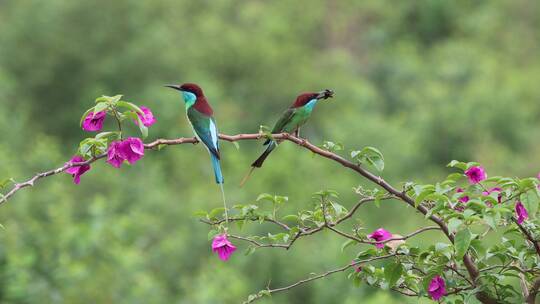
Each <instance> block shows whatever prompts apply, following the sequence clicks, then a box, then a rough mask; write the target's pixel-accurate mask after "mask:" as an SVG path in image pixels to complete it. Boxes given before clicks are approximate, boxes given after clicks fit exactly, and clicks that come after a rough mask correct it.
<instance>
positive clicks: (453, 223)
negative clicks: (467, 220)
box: [448, 218, 463, 233]
mask: <svg viewBox="0 0 540 304" xmlns="http://www.w3.org/2000/svg"><path fill="white" fill-rule="evenodd" d="M461 224H463V221H462V220H460V219H458V218H451V219H450V220H449V221H448V231H449V232H450V233H454V232H456V231H457V229H458V228H459V226H461Z"/></svg>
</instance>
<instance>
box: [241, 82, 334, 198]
mask: <svg viewBox="0 0 540 304" xmlns="http://www.w3.org/2000/svg"><path fill="white" fill-rule="evenodd" d="M333 96H334V91H332V90H329V89H326V90H324V91H321V92H318V93H302V94H300V95H298V97H296V100H295V101H294V102H293V104H292V105H291V106H290V107H289V108H288V109H287V110H286V111H285V112H283V114H282V115H281V117H280V118H279V120H278V121H277V122H276V124H275V125H274V128H272V131H271V132H272V134H275V133H283V132H285V133H290V134H292V133H295V134H296V136H299V134H300V133H299V132H300V127H301V126H303V125H304V124H305V123H306V122H307V121H308V119H309V117H310V116H311V113H312V112H313V108H314V107H315V105H316V104H317V102H318V101H319V100H325V99H328V98H331V97H333ZM277 144H278V142H276V141H274V140H272V139H267V140H266V141H265V142H264V145H265V146H266V149H265V150H264V152H263V153H262V154H261V156H259V158H257V159H256V160H255V161H254V162H253V163H252V164H251V169H250V170H249V172H248V173H247V175H246V176H245V177H244V178H243V179H242V181H241V182H240V187H242V186H243V185H244V184H245V183H246V182H247V180H248V179H249V177H250V176H251V174H252V173H253V170H255V168H260V167H261V166H262V165H263V163H264V161H265V160H266V158H267V157H268V155H270V153H271V152H272V151H273V150H274V149H275V148H276V147H277Z"/></svg>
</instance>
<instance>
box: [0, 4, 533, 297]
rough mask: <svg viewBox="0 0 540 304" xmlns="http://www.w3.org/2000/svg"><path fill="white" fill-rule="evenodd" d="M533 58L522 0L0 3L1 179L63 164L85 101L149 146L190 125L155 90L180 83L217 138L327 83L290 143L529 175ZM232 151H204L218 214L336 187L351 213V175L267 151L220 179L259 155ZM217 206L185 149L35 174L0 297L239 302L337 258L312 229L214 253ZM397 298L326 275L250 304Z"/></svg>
mask: <svg viewBox="0 0 540 304" xmlns="http://www.w3.org/2000/svg"><path fill="white" fill-rule="evenodd" d="M539 52H540V3H539V2H538V1H533V0H529V1H526V0H517V1H473V2H471V1H439V0H421V1H379V0H373V1H354V0H351V1H332V0H310V1H271V2H270V1H227V0H219V1H172V0H156V1H135V0H133V1H128V0H118V1H105V0H97V1H68V0H51V1H38V0H35V1H32V0H24V1H23V0H18V1H16V0H3V1H0V130H1V135H0V136H1V142H0V175H1V177H14V178H15V179H16V180H22V179H23V178H26V177H29V175H31V174H33V173H35V172H38V171H43V170H46V169H50V168H53V167H57V166H58V165H61V164H62V163H64V162H65V161H66V160H68V159H69V158H70V157H71V156H72V154H73V153H74V152H75V151H76V148H77V144H78V142H79V141H80V140H81V139H82V138H83V137H84V136H85V134H84V132H83V131H82V130H81V129H80V127H79V126H78V122H79V118H80V115H81V114H82V113H83V111H84V110H85V109H87V108H89V107H90V106H91V105H92V104H93V101H94V99H95V98H96V97H97V96H100V95H114V94H124V95H125V98H126V99H127V100H131V101H133V102H136V103H137V104H141V105H145V106H147V107H150V108H151V109H152V111H153V112H154V115H155V116H156V117H157V119H158V122H157V123H156V124H155V125H154V126H152V128H151V129H150V136H149V140H150V139H154V138H159V137H164V138H175V137H180V136H191V134H192V133H191V130H190V128H189V126H188V123H187V121H186V119H185V117H184V115H185V114H184V109H183V105H182V102H181V100H180V99H179V97H178V95H177V94H175V93H173V92H172V91H171V90H169V89H166V88H163V87H162V85H163V84H165V83H171V82H173V83H174V82H176V83H181V82H186V81H192V82H196V83H199V84H201V85H202V86H203V88H204V89H205V91H206V94H207V96H208V97H209V100H210V103H211V104H212V106H213V107H214V109H215V111H216V115H215V116H216V119H217V121H218V124H219V126H220V129H221V131H222V132H224V133H227V134H236V133H254V132H257V131H258V128H259V125H260V124H264V125H272V124H273V123H274V121H275V119H277V117H278V116H279V114H280V113H281V111H282V110H283V109H284V108H285V107H287V106H288V105H289V104H290V103H291V102H292V100H293V98H294V97H295V96H296V94H297V93H299V92H301V91H307V90H321V89H324V88H332V89H334V90H335V91H336V97H335V98H334V99H333V100H332V101H331V102H330V103H323V104H321V105H319V106H318V108H317V109H316V110H315V114H314V116H313V117H312V119H311V121H310V123H309V124H308V126H307V127H306V128H304V130H303V132H302V135H303V136H306V137H308V138H309V139H310V141H312V142H314V143H316V144H321V143H322V142H323V140H332V141H335V142H340V143H343V144H344V145H345V147H346V149H347V150H350V149H354V148H359V147H363V146H366V145H369V146H374V147H377V148H379V149H380V150H381V151H382V152H383V154H384V155H385V160H386V169H385V171H384V173H383V175H384V176H385V178H387V179H388V180H389V181H392V182H394V183H396V184H397V183H398V182H402V181H408V180H413V179H414V180H416V181H418V182H422V181H423V182H430V181H433V180H434V179H435V178H441V177H443V176H445V175H446V174H447V173H448V170H446V169H445V168H444V165H445V164H446V163H448V162H449V161H450V160H452V159H460V160H464V161H471V160H475V161H479V162H481V163H482V164H483V165H484V166H485V167H486V169H487V170H488V173H490V174H493V175H494V174H503V175H508V176H512V175H516V176H536V173H537V172H538V170H539V169H540V167H539V166H537V165H535V164H538V163H539V162H540V153H539V152H540V143H539V141H538V138H540V117H539V116H540V103H539V102H538V98H539V96H540V86H539V85H538V83H539V82H540V56H538V54H539ZM106 123H113V121H112V120H108V121H107V122H106ZM132 131H133V134H136V132H137V130H136V129H135V128H134V129H133V130H132ZM239 144H240V150H237V149H236V148H235V147H234V145H232V144H230V143H226V142H224V143H222V146H223V148H222V150H223V151H222V153H223V159H224V160H223V167H224V173H225V180H226V184H225V187H226V191H227V194H228V201H229V204H231V205H232V204H234V203H248V202H252V201H254V200H255V198H256V197H257V195H258V194H259V193H261V192H269V193H273V194H280V195H286V196H288V197H289V203H288V208H290V210H294V208H295V207H296V206H303V205H306V204H309V203H310V197H311V193H312V192H314V191H317V190H319V189H335V190H337V191H339V192H340V193H341V198H340V202H341V203H342V204H343V205H345V206H351V205H352V204H353V203H354V202H355V194H354V192H353V191H352V187H354V186H357V185H359V184H362V183H363V181H362V180H361V179H359V178H358V176H357V175H355V174H354V173H352V172H348V171H346V170H338V168H339V167H338V165H337V164H335V163H331V162H328V161H325V160H322V159H320V158H318V157H313V156H312V155H311V154H310V153H309V152H307V151H305V150H302V149H300V148H299V147H296V146H294V145H293V144H291V143H284V144H283V145H281V146H280V147H279V149H277V151H276V152H275V153H274V154H273V155H272V156H270V158H269V159H268V163H267V164H266V165H265V166H264V168H263V169H262V170H258V171H256V172H255V174H254V176H253V177H252V179H251V180H250V181H249V183H248V184H247V185H246V186H245V187H244V188H243V189H239V188H238V186H237V185H238V182H239V181H240V179H241V178H242V176H243V174H244V173H246V171H247V170H248V168H249V164H250V162H251V161H252V160H253V159H254V158H255V157H256V156H257V154H258V153H259V152H260V151H261V147H260V142H255V141H250V142H240V143H239ZM220 199H221V198H220V194H219V191H218V188H217V186H216V185H215V184H214V183H213V176H212V171H211V169H210V164H209V160H208V155H207V153H206V151H205V150H204V149H203V147H201V146H200V145H198V146H190V145H182V146H175V147H167V148H166V149H164V150H162V151H161V152H148V153H147V155H146V156H145V157H144V158H143V160H142V161H140V162H139V163H137V165H135V166H133V167H124V168H122V169H121V170H118V169H115V168H112V167H111V166H109V165H106V164H105V163H104V162H100V163H96V164H94V165H93V170H92V171H91V172H89V173H88V174H86V175H85V176H84V177H83V180H82V183H81V184H80V185H78V186H76V185H73V183H72V182H71V178H70V177H69V176H68V175H67V174H64V175H60V176H56V177H52V178H48V179H45V180H42V181H40V182H39V183H38V184H37V186H36V187H35V188H33V189H26V190H23V191H21V192H20V193H18V194H17V195H15V196H14V198H13V199H12V200H11V201H10V202H8V203H7V204H5V205H3V206H1V207H0V208H1V210H0V223H1V224H2V225H3V226H4V227H5V229H3V230H0V302H2V303H238V302H240V301H241V300H243V299H245V297H246V296H247V295H248V294H250V293H253V292H256V291H258V290H259V289H261V288H264V287H265V286H266V285H267V283H268V281H270V280H271V284H272V285H275V286H281V285H285V284H288V283H292V282H293V281H296V280H298V279H300V278H303V277H305V276H307V275H309V273H310V272H320V271H323V270H326V269H330V268H334V267H335V266H337V265H342V264H344V263H347V261H350V260H351V258H352V257H353V256H354V252H353V251H352V250H351V251H345V253H341V250H340V245H341V241H338V240H335V239H332V238H330V237H328V238H327V235H317V236H314V237H312V238H304V239H302V240H301V241H300V242H299V243H298V244H296V246H295V247H294V248H293V249H292V250H291V251H288V252H285V251H280V250H258V251H257V252H256V253H255V254H253V255H250V256H248V257H244V256H243V255H242V254H241V253H240V252H239V254H236V255H234V256H233V257H232V259H231V260H230V261H229V262H228V263H223V262H221V261H220V260H219V259H217V257H216V256H215V255H213V254H212V253H211V251H210V242H209V241H208V240H207V232H208V227H207V226H206V225H203V224H201V223H199V222H198V221H197V220H196V218H195V217H194V216H193V213H194V212H195V211H197V210H199V209H211V208H213V207H219V206H220V204H221V201H220ZM402 205H403V204H397V203H393V202H384V203H383V206H382V207H381V208H376V207H375V206H366V207H363V209H362V212H361V213H360V215H361V216H360V220H361V223H362V224H363V225H364V226H365V227H366V228H367V229H369V230H374V229H376V228H379V227H385V228H386V229H388V230H390V231H392V232H395V233H400V232H401V233H402V234H403V233H406V232H410V231H412V230H413V229H414V228H416V227H417V226H418V225H419V223H421V222H422V221H423V219H422V217H421V216H419V215H418V214H416V213H415V212H414V211H413V210H411V209H407V208H405V207H404V206H402ZM266 228H269V227H266ZM250 229H252V230H255V231H252V232H254V233H256V232H257V231H256V229H261V227H259V226H257V225H254V226H252V228H250ZM261 231H263V230H262V229H261ZM328 236H329V235H328ZM426 238H432V239H431V240H433V239H435V238H440V235H438V234H436V233H435V232H433V233H428V234H426ZM421 241H422V239H421V238H420V239H417V240H412V241H411V242H421ZM238 245H239V249H240V251H242V250H243V249H245V245H244V244H238ZM407 300H409V299H403V298H402V297H400V296H398V295H395V294H391V293H388V292H384V291H380V290H375V289H371V288H369V287H367V286H361V287H360V288H355V287H353V286H352V284H351V283H350V282H349V281H348V280H347V278H346V275H337V276H334V277H331V278H328V279H325V280H322V281H318V282H314V283H313V284H310V285H306V286H303V287H301V288H298V289H295V290H292V291H290V292H288V293H284V294H280V295H276V296H274V297H272V298H270V299H264V300H263V301H262V303H315V304H320V303H360V302H361V303H403V302H404V301H407ZM415 301H417V300H416V299H414V300H412V302H411V303H414V302H415Z"/></svg>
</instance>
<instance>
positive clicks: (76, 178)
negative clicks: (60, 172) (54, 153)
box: [65, 155, 90, 185]
mask: <svg viewBox="0 0 540 304" xmlns="http://www.w3.org/2000/svg"><path fill="white" fill-rule="evenodd" d="M82 162H84V158H82V157H81V156H78V155H76V156H73V157H72V158H71V159H70V160H69V162H68V163H69V164H73V163H82ZM88 170H90V165H82V166H75V167H71V168H69V169H66V171H65V172H66V173H68V174H71V176H73V182H74V183H75V184H76V185H78V184H79V183H80V182H81V175H83V174H84V173H85V172H86V171H88Z"/></svg>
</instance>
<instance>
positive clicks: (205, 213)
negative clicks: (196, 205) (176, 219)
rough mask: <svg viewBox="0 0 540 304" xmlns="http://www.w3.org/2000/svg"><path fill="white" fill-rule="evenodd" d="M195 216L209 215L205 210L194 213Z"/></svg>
mask: <svg viewBox="0 0 540 304" xmlns="http://www.w3.org/2000/svg"><path fill="white" fill-rule="evenodd" d="M193 216H199V217H206V216H208V213H207V212H206V211H204V210H197V211H195V212H193Z"/></svg>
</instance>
